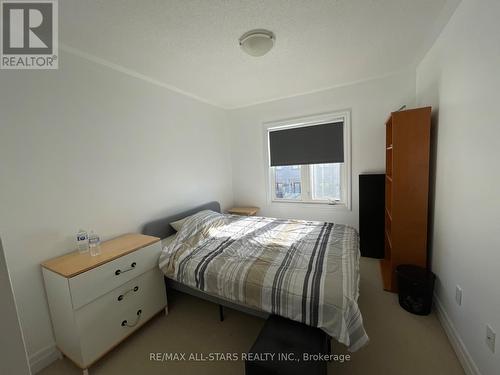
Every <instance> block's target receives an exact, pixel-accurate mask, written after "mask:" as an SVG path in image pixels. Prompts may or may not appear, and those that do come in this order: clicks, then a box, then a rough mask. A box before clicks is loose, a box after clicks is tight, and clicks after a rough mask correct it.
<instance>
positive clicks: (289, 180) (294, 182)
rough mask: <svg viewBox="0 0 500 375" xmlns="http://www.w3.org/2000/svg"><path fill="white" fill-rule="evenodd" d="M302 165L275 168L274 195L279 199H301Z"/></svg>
mask: <svg viewBox="0 0 500 375" xmlns="http://www.w3.org/2000/svg"><path fill="white" fill-rule="evenodd" d="M301 192H302V186H301V182H300V165H287V166H283V167H274V195H275V197H276V198H279V199H300V194H301Z"/></svg>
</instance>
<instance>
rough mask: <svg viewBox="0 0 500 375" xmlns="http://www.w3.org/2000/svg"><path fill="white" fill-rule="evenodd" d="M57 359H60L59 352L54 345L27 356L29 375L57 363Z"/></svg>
mask: <svg viewBox="0 0 500 375" xmlns="http://www.w3.org/2000/svg"><path fill="white" fill-rule="evenodd" d="M59 358H62V356H61V352H60V351H59V350H58V349H57V348H56V346H55V345H50V346H47V347H46V348H44V349H41V350H39V351H37V352H36V353H34V354H32V355H30V356H29V361H30V368H31V373H32V374H36V373H37V372H39V371H41V370H43V369H44V368H45V367H47V366H49V365H50V364H51V363H52V362H55V361H57V360H58V359H59Z"/></svg>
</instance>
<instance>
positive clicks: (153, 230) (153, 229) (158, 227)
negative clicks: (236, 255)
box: [142, 202, 220, 239]
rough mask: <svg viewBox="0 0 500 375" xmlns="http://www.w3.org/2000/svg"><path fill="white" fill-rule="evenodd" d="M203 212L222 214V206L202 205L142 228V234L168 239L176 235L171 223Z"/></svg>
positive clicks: (217, 204)
mask: <svg viewBox="0 0 500 375" xmlns="http://www.w3.org/2000/svg"><path fill="white" fill-rule="evenodd" d="M203 210H212V211H215V212H220V204H219V202H209V203H205V204H202V205H201V206H198V207H195V208H191V209H189V210H186V211H182V212H179V213H177V214H174V215H171V216H167V217H166V218H163V219H158V220H154V221H151V222H149V223H147V224H145V225H144V226H143V227H142V233H143V234H147V235H149V236H155V237H160V238H162V239H163V238H166V237H168V236H171V235H172V234H175V230H174V228H172V227H171V226H170V223H171V222H173V221H176V220H180V219H183V218H185V217H187V216H189V215H193V214H195V213H197V212H200V211H203Z"/></svg>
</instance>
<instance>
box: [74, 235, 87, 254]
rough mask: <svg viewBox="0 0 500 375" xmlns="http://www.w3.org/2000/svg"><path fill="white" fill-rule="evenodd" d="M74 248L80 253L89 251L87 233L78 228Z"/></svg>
mask: <svg viewBox="0 0 500 375" xmlns="http://www.w3.org/2000/svg"><path fill="white" fill-rule="evenodd" d="M76 248H77V249H78V252H79V253H80V254H85V253H86V252H87V251H89V235H88V234H87V231H85V230H83V229H80V230H79V231H78V233H77V234H76Z"/></svg>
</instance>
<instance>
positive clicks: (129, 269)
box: [115, 262, 137, 276]
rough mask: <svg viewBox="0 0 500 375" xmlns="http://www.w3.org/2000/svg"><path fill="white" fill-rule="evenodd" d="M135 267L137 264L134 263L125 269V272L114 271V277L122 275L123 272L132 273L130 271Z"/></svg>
mask: <svg viewBox="0 0 500 375" xmlns="http://www.w3.org/2000/svg"><path fill="white" fill-rule="evenodd" d="M135 266H137V263H136V262H134V263H132V264H131V265H130V268H127V269H126V270H123V271H122V270H116V271H115V275H116V276H118V275H121V274H122V273H124V272H128V271H132V270H133V269H134V268H135Z"/></svg>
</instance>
